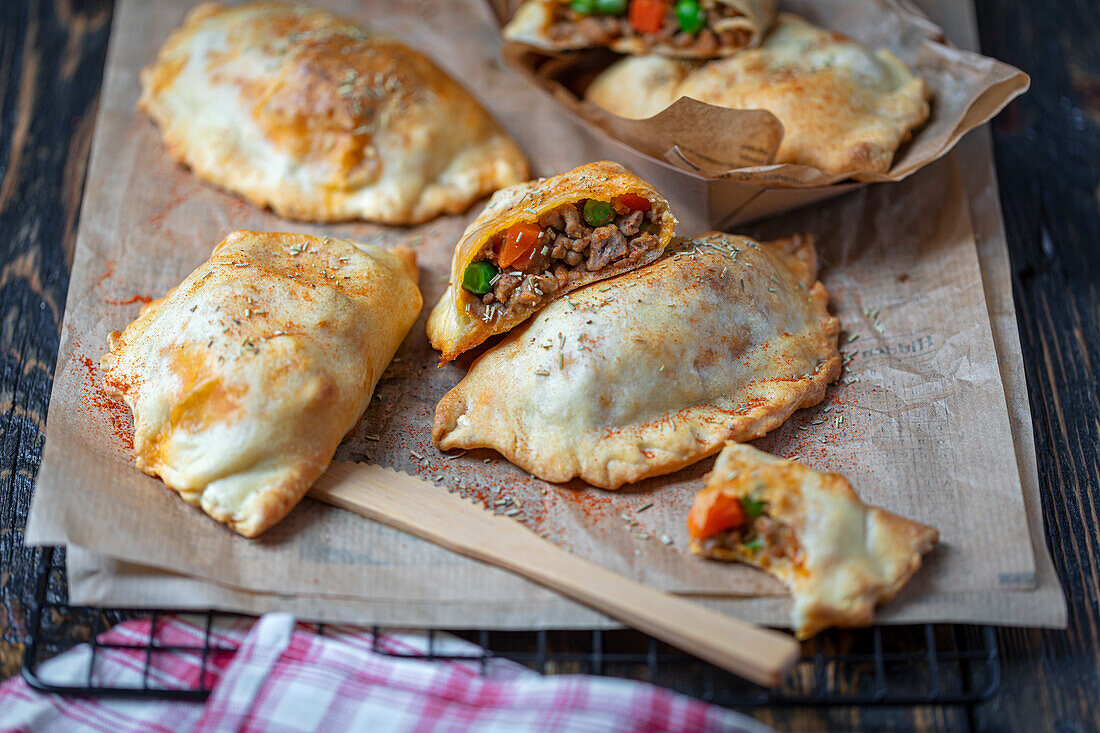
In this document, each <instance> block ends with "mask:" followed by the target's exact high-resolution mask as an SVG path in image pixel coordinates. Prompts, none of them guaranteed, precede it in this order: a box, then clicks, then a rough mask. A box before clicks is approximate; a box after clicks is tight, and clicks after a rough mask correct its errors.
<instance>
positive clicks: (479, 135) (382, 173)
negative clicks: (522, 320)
mask: <svg viewBox="0 0 1100 733" xmlns="http://www.w3.org/2000/svg"><path fill="white" fill-rule="evenodd" d="M141 84H142V94H141V101H140V103H139V106H140V107H141V109H143V110H144V111H145V112H147V113H148V114H149V115H150V116H152V118H153V119H154V120H155V121H156V122H157V124H158V125H160V129H161V133H162V135H163V136H164V142H165V144H166V145H167V146H168V151H169V152H170V153H171V155H172V157H173V158H174V159H176V160H177V161H178V162H180V163H184V164H186V165H188V166H190V167H191V169H192V170H194V172H195V173H196V174H197V175H198V176H199V177H200V178H203V179H206V180H208V181H210V182H212V183H215V184H217V185H219V186H221V187H223V188H226V189H228V190H230V191H232V192H234V193H237V194H240V195H241V196H243V197H244V198H246V199H248V200H249V201H251V202H252V203H254V204H256V205H258V206H269V207H271V209H272V210H274V211H275V212H276V213H277V214H279V215H280V216H285V217H290V218H293V219H304V220H307V221H338V220H348V219H366V220H369V221H378V222H383V223H387V224H416V223H419V222H423V221H426V220H428V219H431V218H432V217H435V216H438V215H439V214H441V213H458V212H461V211H464V210H465V209H466V208H467V207H468V206H469V205H470V204H471V203H472V202H474V201H475V200H477V199H479V198H481V197H482V196H485V195H487V194H489V193H491V192H492V191H495V190H497V189H499V188H503V187H504V186H510V185H512V184H514V183H518V182H519V181H522V180H524V179H526V178H527V177H528V172H527V163H526V161H525V160H524V157H523V154H522V152H520V150H519V148H518V147H517V146H516V144H515V143H514V142H512V140H511V139H510V138H509V137H508V135H507V134H506V133H505V132H504V131H503V130H502V129H501V128H500V126H499V125H498V124H497V123H496V122H495V121H493V119H492V118H491V117H490V116H489V115H488V114H487V113H486V112H485V110H483V109H482V108H481V106H480V105H479V104H478V103H477V101H475V100H474V98H473V97H471V96H470V95H469V93H467V92H466V90H464V89H463V88H462V87H460V86H459V85H458V84H457V83H456V82H455V81H453V80H452V79H451V78H450V77H448V76H447V75H446V74H445V73H444V72H443V71H442V70H440V68H439V67H438V66H436V65H435V64H434V63H433V62H432V61H431V60H430V59H429V58H428V57H427V56H425V55H423V54H421V53H419V52H417V51H414V50H413V49H411V48H409V47H407V46H405V45H403V44H402V43H399V42H398V41H395V40H393V39H390V38H386V37H384V36H380V35H376V34H373V33H370V32H368V31H365V30H363V29H362V28H360V27H359V26H357V25H355V24H354V23H352V22H350V21H348V20H345V19H343V18H339V17H337V16H335V15H333V14H332V13H329V12H327V11H325V10H320V9H318V8H313V7H310V6H308V5H299V4H292V3H281V2H256V3H250V4H248V5H242V6H239V7H225V6H222V5H217V4H212V3H208V4H203V5H200V6H198V7H197V8H195V9H194V10H193V11H191V13H190V14H189V15H188V16H187V20H186V21H185V22H184V24H183V26H182V27H181V28H179V29H178V30H176V31H175V32H174V33H172V35H171V36H170V37H169V38H168V40H167V41H166V42H165V44H164V47H163V48H162V49H161V50H160V54H159V55H158V57H157V60H156V63H154V64H152V65H151V66H149V67H148V68H146V69H145V70H144V71H142V73H141Z"/></svg>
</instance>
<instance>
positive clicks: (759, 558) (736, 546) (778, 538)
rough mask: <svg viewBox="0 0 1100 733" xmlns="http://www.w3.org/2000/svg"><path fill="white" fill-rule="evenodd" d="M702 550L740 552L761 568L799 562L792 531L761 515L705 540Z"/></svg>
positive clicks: (798, 553) (797, 543)
mask: <svg viewBox="0 0 1100 733" xmlns="http://www.w3.org/2000/svg"><path fill="white" fill-rule="evenodd" d="M703 547H704V549H706V550H711V549H714V548H721V549H725V550H731V551H732V550H741V551H742V552H746V553H747V554H748V555H749V557H750V558H751V559H752V560H753V562H755V563H759V564H760V565H763V566H765V567H767V566H768V565H770V564H771V563H773V562H775V561H778V560H784V559H786V560H788V561H790V562H792V563H799V562H801V560H802V545H801V544H800V543H799V541H798V538H797V537H795V534H794V530H793V529H791V528H790V527H788V526H787V525H785V524H783V523H781V522H778V521H776V520H775V519H772V518H771V517H769V516H768V515H767V514H761V515H760V516H759V517H757V518H756V519H753V520H752V521H750V522H749V523H747V524H745V525H744V526H741V527H738V528H736V529H731V530H727V531H725V532H720V533H718V534H716V535H714V536H713V537H708V538H706V539H705V540H703Z"/></svg>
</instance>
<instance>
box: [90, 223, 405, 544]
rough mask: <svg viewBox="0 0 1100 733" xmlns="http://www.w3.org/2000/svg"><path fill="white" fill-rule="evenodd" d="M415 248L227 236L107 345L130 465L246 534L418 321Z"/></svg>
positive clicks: (309, 468) (308, 478) (323, 461)
mask: <svg viewBox="0 0 1100 733" xmlns="http://www.w3.org/2000/svg"><path fill="white" fill-rule="evenodd" d="M416 278H417V275H416V261H415V257H414V255H413V252H412V250H411V249H408V248H397V249H395V250H393V251H392V252H390V251H386V250H384V249H381V248H379V247H375V246H372V245H365V244H357V243H355V242H350V241H347V240H343V239H334V238H331V237H312V236H307V235H305V234H276V233H270V234H260V233H257V232H249V231H237V232H233V233H232V234H230V235H229V236H228V237H226V238H225V240H224V241H223V242H222V243H221V244H219V245H218V246H217V247H216V248H215V249H214V253H213V254H212V255H211V256H210V259H209V260H207V261H206V262H205V263H203V264H202V265H200V266H199V268H198V269H196V270H195V271H194V272H192V273H191V274H190V275H188V276H187V278H186V279H184V281H183V282H182V283H181V284H180V285H179V286H177V287H175V288H173V289H172V290H170V291H169V292H168V294H167V295H165V296H164V297H163V298H160V299H159V300H155V301H153V302H152V303H150V304H148V305H147V306H145V307H144V308H142V310H141V315H140V316H138V318H137V320H135V321H134V322H133V323H131V324H130V325H129V326H127V327H126V330H124V331H123V332H121V333H119V332H118V331H115V332H112V333H111V335H110V352H109V353H108V354H106V355H105V356H104V357H103V359H102V361H101V363H100V368H101V369H102V371H103V384H104V386H105V388H106V391H107V393H108V394H109V395H111V396H112V397H113V398H115V399H117V400H122V401H125V402H126V404H127V405H129V406H130V409H131V411H132V412H133V415H134V456H135V460H136V463H137V467H138V468H139V469H141V470H142V471H144V472H145V473H148V474H150V475H153V476H159V477H160V478H161V479H163V480H164V483H165V484H167V485H168V486H169V487H171V488H173V489H175V490H176V491H178V492H179V494H180V496H182V497H183V498H184V499H185V500H186V501H188V502H189V503H191V504H196V505H198V506H201V507H202V509H203V510H204V511H205V512H206V513H207V514H209V515H210V516H211V517H213V518H214V519H216V520H218V521H219V522H225V523H226V524H228V525H229V526H231V527H232V528H233V529H235V530H236V531H237V532H239V533H241V534H242V535H245V536H246V537H255V536H256V535H258V534H260V533H261V532H263V531H264V530H266V529H267V528H269V527H271V526H272V525H273V524H275V523H276V522H278V521H279V520H280V519H282V518H283V517H284V516H285V515H286V514H287V512H289V511H290V510H291V509H292V508H293V507H294V505H295V504H297V503H298V501H299V500H300V499H301V498H302V496H304V495H305V493H306V491H307V490H308V489H309V487H310V486H311V485H312V484H313V482H314V481H315V480H316V479H317V477H319V476H320V475H321V473H322V472H323V471H324V470H325V468H326V467H327V466H328V464H329V462H330V461H331V460H332V456H333V453H334V452H335V451H336V447H337V445H338V444H339V443H340V441H341V440H342V439H343V438H344V436H345V435H346V434H347V433H348V432H349V431H351V430H352V429H353V428H354V427H355V425H356V423H357V422H358V420H359V418H360V416H361V415H362V414H363V411H364V410H365V409H366V407H367V405H368V403H369V402H370V399H371V394H372V393H373V391H374V386H375V384H377V382H378V379H379V377H381V376H382V372H384V371H385V369H386V366H387V365H388V364H389V363H390V360H391V359H392V358H393V355H394V353H395V352H396V351H397V347H398V346H399V345H400V344H401V341H402V340H403V339H404V338H405V335H406V334H407V333H408V331H409V328H410V327H411V326H412V324H413V321H414V320H416V316H417V314H418V313H419V312H420V307H421V299H420V291H419V290H418V289H417V286H416Z"/></svg>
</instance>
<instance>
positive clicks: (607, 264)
mask: <svg viewBox="0 0 1100 733" xmlns="http://www.w3.org/2000/svg"><path fill="white" fill-rule="evenodd" d="M675 227H676V218H675V217H674V216H673V215H672V213H671V212H670V211H669V208H668V202H667V201H666V200H665V198H664V197H663V196H661V194H660V193H658V192H657V189H655V188H654V187H653V186H651V185H650V184H649V183H647V182H646V181H643V180H642V179H641V178H639V177H638V176H636V175H634V174H633V173H631V172H630V171H628V170H627V169H626V168H624V167H622V166H621V165H619V164H618V163H611V162H608V161H601V162H598V163H588V164H586V165H582V166H580V167H579V168H574V169H573V170H571V171H567V172H566V173H562V174H560V175H557V176H553V177H551V178H540V179H537V180H534V181H528V182H526V183H522V184H519V185H516V186H511V187H509V188H506V189H504V190H502V191H498V192H497V193H496V194H494V195H493V197H492V198H491V199H490V200H489V204H488V205H487V206H486V207H485V210H484V211H482V212H481V214H480V215H478V217H477V219H475V220H474V221H473V222H472V223H471V224H470V226H469V227H468V228H467V229H466V232H465V233H464V234H463V235H462V239H460V240H459V242H458V244H457V245H456V246H455V253H454V257H453V259H452V261H451V279H450V284H449V286H448V287H447V290H446V291H445V292H444V294H443V297H441V298H440V299H439V302H438V303H437V304H436V306H435V308H433V309H432V313H431V316H430V318H429V319H428V327H427V330H428V339H429V340H430V341H431V344H432V346H433V347H434V348H436V349H438V350H439V351H441V352H442V355H441V357H440V362H441V363H446V362H448V361H451V360H452V359H454V358H455V357H456V356H458V355H459V354H461V353H462V352H464V351H467V350H469V349H472V348H473V347H475V346H477V345H478V344H480V343H482V342H483V341H485V340H486V339H487V338H489V337H490V336H492V335H494V334H498V333H504V332H505V331H508V330H510V329H511V328H514V327H515V326H517V325H519V324H520V323H522V322H523V321H524V320H526V319H527V318H528V317H529V316H531V314H533V313H535V312H537V311H538V310H539V309H541V308H543V307H544V306H545V305H546V304H547V303H549V302H551V301H552V300H554V299H556V298H561V297H562V296H564V295H565V294H567V293H569V292H572V291H574V290H576V289H577V288H580V287H583V286H585V285H588V284H590V283H593V282H596V281H599V280H604V279H606V278H609V277H612V276H614V275H618V274H620V273H623V272H626V271H627V270H631V269H634V268H637V267H640V266H642V265H645V264H647V263H649V262H652V261H654V260H656V259H657V258H658V257H660V256H661V253H662V252H663V251H664V250H665V248H666V247H667V246H668V243H669V242H670V241H671V240H672V233H673V230H674V229H675Z"/></svg>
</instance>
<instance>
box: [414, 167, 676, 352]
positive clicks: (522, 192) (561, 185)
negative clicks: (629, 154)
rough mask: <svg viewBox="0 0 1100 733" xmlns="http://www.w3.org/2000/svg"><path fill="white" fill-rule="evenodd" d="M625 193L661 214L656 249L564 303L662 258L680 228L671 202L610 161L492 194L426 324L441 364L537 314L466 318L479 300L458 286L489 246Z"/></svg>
mask: <svg viewBox="0 0 1100 733" xmlns="http://www.w3.org/2000/svg"><path fill="white" fill-rule="evenodd" d="M625 193H635V194H638V195H639V196H642V197H643V198H645V199H648V200H649V201H650V202H651V203H652V204H653V207H654V210H655V211H656V212H657V218H656V221H657V222H658V224H659V225H660V234H659V235H658V239H659V245H658V247H657V248H655V249H654V250H653V252H651V253H650V254H649V255H648V256H647V257H645V258H641V259H638V260H633V261H630V260H622V261H620V262H617V263H612V264H610V265H608V266H607V267H604V268H603V269H601V270H599V271H598V272H590V273H584V274H583V277H582V278H580V279H578V280H576V281H575V282H574V283H573V284H572V285H571V286H570V287H567V288H562V289H561V290H560V291H558V292H557V293H556V294H555V296H558V297H560V296H562V295H565V294H566V293H568V292H571V291H572V290H576V289H578V288H580V287H583V286H585V285H588V284H590V283H593V282H597V281H599V280H603V279H606V278H609V277H612V276H614V275H619V274H621V273H623V272H625V271H627V270H629V269H634V268H636V267H639V266H641V265H644V264H648V263H649V262H652V261H653V260H656V259H657V258H658V257H660V256H661V253H662V252H663V251H664V250H665V247H667V246H668V243H669V242H670V241H672V233H673V231H674V230H675V228H676V217H674V216H673V215H672V212H671V211H669V208H668V201H666V200H665V197H664V196H662V195H661V194H660V192H658V191H657V189H656V188H654V187H653V186H652V185H650V184H649V183H648V182H646V181H644V180H642V179H641V178H639V177H638V176H636V175H634V174H633V173H631V172H630V171H629V170H627V169H626V168H624V167H623V166H621V165H619V164H618V163H612V162H610V161H606V160H604V161H599V162H596V163H587V164H585V165H582V166H579V167H577V168H574V169H573V170H571V171H566V172H565V173H562V174H560V175H556V176H552V177H550V178H539V179H536V180H533V181H527V182H526V183H520V184H518V185H515V186H511V187H509V188H506V189H504V190H502V191H498V192H497V193H496V194H494V195H493V197H492V198H491V199H490V200H489V203H488V205H487V206H486V207H485V209H484V211H482V212H481V213H480V214H479V215H478V217H477V218H476V219H474V220H473V222H471V223H470V226H468V227H467V228H466V231H465V233H464V234H463V235H462V239H460V240H459V241H458V244H457V245H455V252H454V257H453V258H452V260H451V280H450V284H449V285H448V287H447V290H446V291H445V292H444V293H443V297H441V298H440V299H439V302H438V303H437V304H436V306H435V308H433V309H432V313H431V316H430V317H429V319H428V326H427V331H428V340H429V341H431V344H432V347H433V348H435V349H438V350H439V351H441V352H442V354H441V356H440V359H439V361H440V364H445V363H447V362H449V361H451V360H453V359H454V358H455V357H457V356H458V355H459V354H461V353H462V352H464V351H468V350H469V349H472V348H474V347H475V346H477V345H478V344H480V343H482V342H483V341H485V340H486V339H488V338H489V337H490V336H493V335H495V334H498V333H504V332H505V331H509V330H511V329H512V328H514V327H515V326H517V325H518V324H520V323H522V322H523V321H524V320H526V319H527V318H528V317H530V315H531V314H532V313H533V312H534V309H532V308H517V309H515V310H514V311H512V312H510V313H509V315H507V316H506V317H504V318H501V319H500V320H499V321H497V322H495V323H491V324H490V323H486V322H485V321H483V320H481V319H480V318H478V317H476V316H475V315H473V314H471V313H468V312H467V306H468V305H470V304H472V303H473V300H474V298H475V297H476V296H473V295H471V294H470V293H468V292H467V291H466V290H464V289H463V288H462V287H461V286H459V285H458V283H460V282H461V281H462V272H463V270H464V269H465V268H466V266H467V265H468V264H470V263H471V262H473V261H474V259H475V258H476V257H477V255H478V253H479V252H481V250H482V248H483V247H484V246H485V244H486V242H488V241H489V240H490V239H492V238H493V237H494V236H495V235H496V234H498V233H499V232H502V231H504V230H505V229H507V228H508V227H510V226H512V225H513V224H517V223H520V222H534V221H538V219H539V217H540V216H542V215H543V214H546V213H548V212H550V211H553V210H554V209H556V208H558V207H559V206H562V205H563V204H568V203H572V202H575V201H579V200H581V199H588V198H594V199H598V200H601V201H610V200H611V199H613V198H615V197H616V196H621V195H623V194H625Z"/></svg>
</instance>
